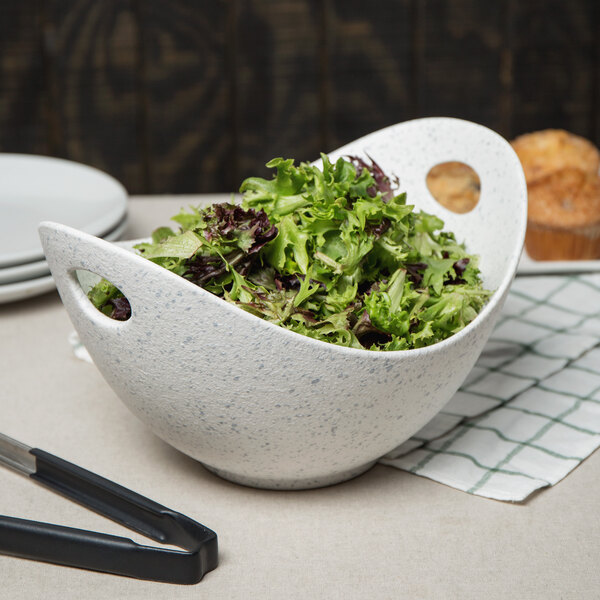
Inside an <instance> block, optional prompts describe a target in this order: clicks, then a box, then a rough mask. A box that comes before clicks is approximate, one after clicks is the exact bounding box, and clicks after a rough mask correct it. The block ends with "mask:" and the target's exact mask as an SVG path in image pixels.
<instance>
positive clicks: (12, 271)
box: [0, 216, 127, 286]
mask: <svg viewBox="0 0 600 600" xmlns="http://www.w3.org/2000/svg"><path fill="white" fill-rule="evenodd" d="M126 227H127V216H126V217H125V218H124V219H123V220H122V221H121V222H120V223H119V224H118V225H117V226H116V227H115V228H114V229H111V231H109V232H108V233H107V234H106V235H103V236H102V237H103V238H104V239H105V240H108V241H109V242H112V241H113V240H118V239H119V238H120V237H121V235H123V232H124V231H125V228H126ZM49 273H50V269H49V268H48V263H47V262H46V261H45V260H38V261H35V262H30V263H25V264H24V265H17V266H15V267H4V268H1V267H0V286H1V285H5V284H7V283H16V282H18V281H26V280H28V279H34V278H36V277H41V276H43V275H48V274H49Z"/></svg>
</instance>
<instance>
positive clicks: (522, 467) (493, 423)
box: [380, 274, 600, 501]
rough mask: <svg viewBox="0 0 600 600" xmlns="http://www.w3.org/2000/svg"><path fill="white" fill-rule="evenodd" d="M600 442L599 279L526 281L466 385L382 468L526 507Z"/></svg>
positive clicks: (516, 287) (518, 283)
mask: <svg viewBox="0 0 600 600" xmlns="http://www.w3.org/2000/svg"><path fill="white" fill-rule="evenodd" d="M599 445H600V274H590V275H571V276H534V277H520V278H517V279H516V280H515V282H514V283H513V286H512V288H511V292H510V294H509V297H508V299H507V302H506V305H505V308H504V310H503V313H502V316H501V318H500V320H499V323H498V325H497V327H496V329H495V331H494V333H493V335H492V337H491V338H490V341H489V342H488V344H487V345H486V347H485V349H484V351H483V353H482V355H481V357H480V359H479V361H478V362H477V364H476V366H475V367H474V368H473V370H472V372H471V373H470V375H469V377H468V378H467V380H466V381H465V383H464V384H463V386H462V388H461V389H460V390H459V391H458V392H457V393H456V395H455V396H454V397H453V398H452V400H450V402H449V403H448V404H447V405H446V406H445V408H444V410H443V411H442V412H441V413H439V414H438V415H437V416H436V417H435V418H434V419H433V420H432V421H431V422H430V423H428V424H427V425H426V426H425V427H424V428H423V429H422V430H421V431H419V432H418V433H417V434H416V435H415V436H413V437H412V438H411V439H410V440H408V442H406V443H404V444H402V445H401V446H399V447H398V448H396V449H395V450H394V451H393V452H391V453H389V454H388V455H386V456H385V457H384V458H383V459H381V461H380V462H381V463H383V464H386V465H390V466H393V467H397V468H399V469H404V470H406V471H409V472H411V473H416V474H417V475H421V476H423V477H428V478H430V479H433V480H435V481H439V482H440V483H444V484H446V485H449V486H452V487H455V488H457V489H460V490H463V491H465V492H468V493H470V494H477V495H479V496H485V497H487V498H494V499H496V500H509V501H521V500H525V498H527V496H529V495H530V494H531V493H532V492H533V491H535V490H536V489H538V488H542V487H545V486H550V485H554V484H555V483H558V482H559V481H560V480H561V479H563V478H564V477H565V476H566V475H568V474H569V473H570V472H571V471H572V470H573V469H574V468H575V467H576V466H577V465H578V464H579V463H580V462H581V461H583V460H584V459H585V458H587V457H588V456H589V455H590V454H591V453H592V452H593V451H594V450H595V449H596V448H597V447H598V446H599Z"/></svg>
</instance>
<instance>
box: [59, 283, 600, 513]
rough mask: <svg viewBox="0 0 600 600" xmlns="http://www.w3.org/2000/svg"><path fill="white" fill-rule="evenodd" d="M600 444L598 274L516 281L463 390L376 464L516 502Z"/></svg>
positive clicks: (78, 349)
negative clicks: (423, 425)
mask: <svg viewBox="0 0 600 600" xmlns="http://www.w3.org/2000/svg"><path fill="white" fill-rule="evenodd" d="M69 341H70V343H71V345H72V346H73V350H74V353H75V355H76V356H77V357H78V358H81V359H82V360H86V361H88V362H92V361H91V358H90V356H89V354H88V353H87V350H86V349H85V348H84V347H83V345H82V344H81V342H80V341H79V339H78V338H77V335H76V334H75V333H73V334H71V336H70V338H69ZM599 445H600V274H593V275H571V276H533V277H520V278H518V279H516V280H515V282H514V283H513V286H512V288H511V292H510V294H509V297H508V299H507V302H506V304H505V307H504V310H503V313H502V315H501V318H500V319H499V322H498V325H497V327H496V329H495V331H494V333H493V335H492V337H491V338H490V340H489V342H488V343H487V345H486V347H485V348H484V351H483V353H482V355H481V357H480V359H479V361H478V362H477V364H476V365H475V367H474V368H473V370H472V371H471V373H470V374H469V376H468V377H467V380H466V381H465V382H464V384H463V386H462V387H461V389H460V390H459V391H458V392H457V393H456V395H455V396H454V397H453V398H452V399H451V400H450V402H449V403H448V404H447V405H446V406H445V407H444V410H443V411H441V412H440V413H439V414H438V415H436V416H435V417H434V418H433V419H432V420H431V421H430V422H429V423H428V424H427V425H426V426H425V427H424V428H423V429H421V431H419V432H418V433H417V434H415V435H414V436H413V437H412V438H410V439H409V440H408V441H407V442H405V443H404V444H402V445H401V446H399V447H398V448H396V449H395V450H394V451H392V452H390V453H389V454H387V455H386V456H384V457H383V458H382V459H381V460H380V463H382V464H384V465H389V466H392V467H397V468H399V469H403V470H405V471H409V472H411V473H415V474H417V475H421V476H422V477H428V478H429V479H433V480H435V481H439V482H440V483H444V484H446V485H449V486H451V487H454V488H456V489H459V490H462V491H465V492H468V493H470V494H477V495H478V496H485V497H487V498H494V499H496V500H508V501H513V502H518V501H522V500H525V499H526V498H527V496H529V495H530V494H531V493H532V492H534V491H535V490H537V489H539V488H542V487H546V486H551V485H554V484H555V483H558V482H559V481H560V480H561V479H563V478H564V477H565V476H566V475H568V474H569V473H570V472H571V471H572V470H573V469H574V468H575V467H576V466H577V465H578V464H579V463H581V462H582V461H583V460H584V459H585V458H587V457H588V456H589V455H590V454H591V453H592V452H593V451H594V450H595V449H596V448H597V447H598V446H599Z"/></svg>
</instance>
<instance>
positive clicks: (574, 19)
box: [513, 0, 599, 137]
mask: <svg viewBox="0 0 600 600" xmlns="http://www.w3.org/2000/svg"><path fill="white" fill-rule="evenodd" d="M596 4H597V3H596V2H591V1H586V0H570V1H569V2H562V1H558V0H544V1H542V0H529V1H528V2H515V4H514V13H513V27H514V32H513V44H514V48H513V57H514V86H513V107H514V114H513V129H514V131H513V133H515V134H519V133H523V132H527V131H533V130H537V129H544V128H547V127H559V128H565V129H568V130H570V131H572V132H574V133H577V134H579V135H583V136H586V137H594V135H595V134H596V135H597V132H594V131H593V129H594V124H593V123H594V118H593V117H592V115H593V114H594V113H595V114H597V112H598V110H599V107H598V103H597V99H596V101H595V102H594V93H595V92H594V85H595V80H594V75H593V71H594V54H595V52H596V51H597V45H598V20H597V18H596V16H595V12H596V15H597V6H595V5H596Z"/></svg>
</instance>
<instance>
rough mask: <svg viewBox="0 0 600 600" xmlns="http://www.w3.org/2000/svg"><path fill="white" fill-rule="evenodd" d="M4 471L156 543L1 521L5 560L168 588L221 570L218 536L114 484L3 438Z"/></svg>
mask: <svg viewBox="0 0 600 600" xmlns="http://www.w3.org/2000/svg"><path fill="white" fill-rule="evenodd" d="M0 463H1V464H4V465H7V466H9V467H11V468H13V469H14V470H16V471H18V472H20V473H23V474H24V475H27V476H29V477H30V478H31V479H34V480H35V481H37V482H38V483H41V484H42V485H45V486H46V487H49V488H51V489H52V490H54V491H56V492H58V493H60V494H62V495H63V496H66V497H67V498H69V499H71V500H74V501H75V502H78V503H79V504H82V505H83V506H86V507H87V508H90V509H92V510H93V511H95V512H97V513H99V514H101V515H104V516H105V517H108V518H109V519H112V520H113V521H117V522H118V523H121V524H122V525H124V526H125V527H128V528H129V529H132V530H134V531H137V532H138V533H141V534H143V535H145V536H147V537H149V538H151V539H153V540H155V541H157V542H160V543H163V544H170V545H174V546H179V547H181V548H183V549H184V550H183V551H180V550H172V549H169V548H160V547H159V548H157V547H153V546H145V545H141V544H137V543H135V542H134V541H133V540H130V539H128V538H124V537H118V536H115V535H107V534H103V533H97V532H94V531H85V530H82V529H73V528H71V527H63V526H60V525H52V524H50V523H40V522H38V521H28V520H25V519H16V518H13V517H7V516H2V515H0V553H2V554H10V555H12V556H19V557H22V558H31V559H35V560H41V561H44V562H51V563H56V564H60V565H69V566H72V567H81V568H84V569H90V570H93V571H103V572H106V573H115V574H117V575H126V576H129V577H137V578H139V579H150V580H154V581H164V582H168V583H187V584H191V583H197V582H198V581H200V580H201V579H202V577H203V576H204V574H205V573H207V572H208V571H211V570H212V569H214V568H216V566H217V535H216V533H215V532H214V531H211V530H210V529H208V528H207V527H204V525H201V524H200V523H197V522H196V521H193V520H192V519H190V518H188V517H186V516H185V515H182V514H180V513H178V512H175V511H173V510H171V509H169V508H166V507H165V506H161V505H160V504H157V503H156V502H153V501H152V500H149V499H148V498H145V497H144V496H140V495H139V494H136V493H135V492H132V491H131V490H128V489H127V488H124V487H122V486H120V485H117V484H116V483H113V482H112V481H109V480H108V479H104V478H103V477H100V476H99V475H96V474H94V473H91V472H90V471H86V470H85V469H82V468H80V467H78V466H76V465H74V464H72V463H69V462H67V461H65V460H62V459H61V458H58V457H56V456H53V455H52V454H48V453H47V452H44V451H43V450H38V449H37V448H29V447H28V446H25V445H24V444H21V443H20V442H17V441H16V440H13V439H11V438H9V437H7V436H4V435H2V434H0Z"/></svg>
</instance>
